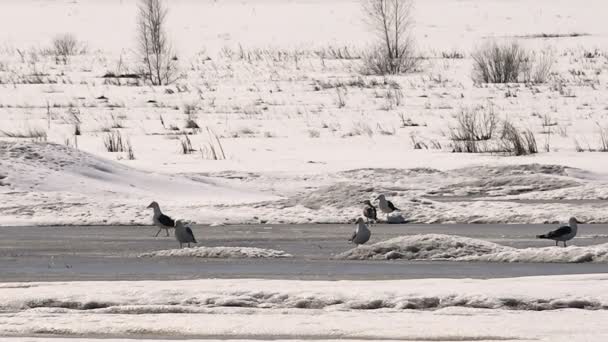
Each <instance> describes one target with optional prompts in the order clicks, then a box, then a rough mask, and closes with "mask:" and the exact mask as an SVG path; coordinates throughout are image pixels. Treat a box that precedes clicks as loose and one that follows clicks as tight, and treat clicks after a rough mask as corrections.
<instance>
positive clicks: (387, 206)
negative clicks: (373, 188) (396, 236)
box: [376, 194, 399, 219]
mask: <svg viewBox="0 0 608 342" xmlns="http://www.w3.org/2000/svg"><path fill="white" fill-rule="evenodd" d="M376 199H377V200H378V208H380V210H381V211H382V212H383V213H385V214H386V217H387V219H388V214H390V213H392V212H393V211H395V210H399V208H397V207H395V205H394V204H393V202H391V201H388V200H387V199H386V197H384V195H383V194H380V195H378V197H376Z"/></svg>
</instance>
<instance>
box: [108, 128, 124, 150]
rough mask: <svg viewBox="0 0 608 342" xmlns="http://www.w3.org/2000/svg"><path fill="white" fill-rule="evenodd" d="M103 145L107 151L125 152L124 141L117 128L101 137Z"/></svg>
mask: <svg viewBox="0 0 608 342" xmlns="http://www.w3.org/2000/svg"><path fill="white" fill-rule="evenodd" d="M103 145H104V146H105V148H106V151H108V152H125V151H126V148H125V142H124V140H123V138H122V135H121V134H120V131H119V130H114V131H111V132H108V133H106V135H105V136H104V137H103Z"/></svg>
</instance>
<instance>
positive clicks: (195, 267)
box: [0, 224, 608, 282]
mask: <svg viewBox="0 0 608 342" xmlns="http://www.w3.org/2000/svg"><path fill="white" fill-rule="evenodd" d="M554 227H555V225H485V224H484V225H375V226H374V227H373V228H372V231H373V235H372V239H371V240H370V243H375V242H379V241H384V240H387V239H390V238H393V237H397V236H403V235H413V234H450V235H459V236H465V237H471V238H475V239H481V240H487V241H491V242H495V243H498V244H500V245H504V246H511V247H516V248H527V247H545V246H552V242H551V241H546V240H537V239H535V238H534V236H535V235H537V234H540V233H543V232H545V231H547V230H550V229H552V228H554ZM352 229H353V227H352V226H351V225H347V224H343V225H260V226H221V227H209V226H196V227H194V228H193V230H194V234H195V236H196V237H197V239H198V240H199V242H200V243H199V246H208V247H214V246H228V247H259V248H267V249H275V250H282V251H285V252H287V253H289V254H291V255H293V257H292V258H278V259H206V258H194V257H154V258H150V257H145V258H142V257H139V255H140V254H142V253H147V252H154V251H158V250H167V249H173V248H177V247H178V245H177V242H176V241H175V240H174V238H173V236H170V237H164V236H162V235H164V232H162V233H161V236H159V237H156V238H155V237H153V235H154V234H155V232H156V228H153V227H140V226H138V227H112V226H107V227H103V226H100V227H4V228H1V229H0V274H2V280H3V281H5V282H9V281H59V280H61V281H68V280H148V279H150V280H169V279H197V278H268V279H306V280H311V279H315V280H335V279H353V280H375V279H416V278H497V277H518V276H530V275H559V274H587V273H602V272H605V271H606V265H605V264H597V263H596V264H594V263H584V264H575V263H570V264H565V263H487V262H456V261H406V260H335V259H334V257H335V256H336V255H337V254H339V253H342V252H344V251H347V250H349V249H351V248H352V247H353V246H352V245H349V244H348V243H347V239H348V237H349V236H350V234H351V232H352ZM606 242H608V225H583V226H582V227H580V228H579V237H577V238H576V239H574V240H573V241H571V245H577V246H588V245H597V244H602V243H606Z"/></svg>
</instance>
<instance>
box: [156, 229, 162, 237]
mask: <svg viewBox="0 0 608 342" xmlns="http://www.w3.org/2000/svg"><path fill="white" fill-rule="evenodd" d="M161 230H163V229H162V228H158V231H157V232H156V235H154V237H157V236H158V234H160V231H161Z"/></svg>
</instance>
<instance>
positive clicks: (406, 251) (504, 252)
mask: <svg viewBox="0 0 608 342" xmlns="http://www.w3.org/2000/svg"><path fill="white" fill-rule="evenodd" d="M336 258H338V259H349V260H363V259H406V260H454V261H486V262H543V263H548V262H552V263H560V262H561V263H582V262H595V263H608V244H601V245H593V246H585V247H581V246H569V247H566V248H563V247H540V248H536V247H530V248H523V249H517V248H513V247H508V246H503V245H499V244H496V243H492V242H488V241H484V240H478V239H472V238H466V237H462V236H453V235H443V234H421V235H412V236H401V237H397V238H394V239H390V240H387V241H381V242H378V243H375V244H373V245H368V246H365V245H364V246H359V247H356V248H353V249H351V250H348V251H346V252H344V253H341V254H339V255H337V256H336Z"/></svg>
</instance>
